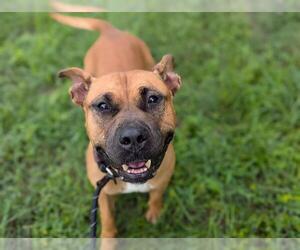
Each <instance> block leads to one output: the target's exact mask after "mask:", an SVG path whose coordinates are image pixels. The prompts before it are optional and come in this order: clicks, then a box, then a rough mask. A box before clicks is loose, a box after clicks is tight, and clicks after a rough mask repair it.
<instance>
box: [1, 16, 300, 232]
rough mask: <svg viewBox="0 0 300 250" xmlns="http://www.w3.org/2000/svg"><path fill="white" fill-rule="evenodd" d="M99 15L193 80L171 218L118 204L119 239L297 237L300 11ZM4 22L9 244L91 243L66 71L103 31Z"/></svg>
mask: <svg viewBox="0 0 300 250" xmlns="http://www.w3.org/2000/svg"><path fill="white" fill-rule="evenodd" d="M96 16H97V15H96ZM98 16H100V17H103V18H106V19H108V20H110V21H111V22H112V23H113V24H114V25H116V26H117V27H119V28H122V29H126V30H129V31H130V32H132V33H134V34H136V35H137V36H139V37H141V38H142V39H143V40H145V41H146V42H147V43H148V45H149V46H150V48H151V50H152V52H153V55H154V57H155V58H156V59H157V60H158V59H159V58H160V57H161V56H162V55H163V54H165V53H172V54H173V55H174V56H175V58H176V61H177V70H178V72H180V74H181V75H182V77H183V84H184V86H183V88H182V89H181V90H180V91H179V92H178V95H177V96H176V98H175V99H176V100H175V105H176V111H177V115H178V129H177V134H176V137H175V148H176V153H177V168H176V171H175V175H174V178H173V179H172V182H171V185H170V187H169V189H168V191H167V193H166V197H165V206H164V210H163V214H162V217H161V219H160V221H159V223H158V224H157V225H155V226H152V225H149V224H148V223H147V222H146V220H145V218H144V216H143V215H144V212H145V210H146V200H147V195H143V194H130V195H122V196H121V197H120V198H119V199H118V202H117V215H116V217H117V225H118V229H119V236H121V237H191V236H192V237H251V236H257V237H299V236H300V184H299V183H300V181H299V179H300V171H299V164H300V154H299V152H300V112H299V108H300V98H299V91H300V71H299V68H300V49H299V46H300V33H299V32H298V31H299V27H300V15H299V14H297V13H295V14H293V13H290V14H287V13H286V14H275V13H274V14H245V13H244V14H224V13H215V14H213V13H210V14H208V13H207V14H205V13H198V14H197V13H190V14H189V13H185V14H183V13H177V14H171V13H170V14H166V13H135V14H134V13H110V14H100V15H98ZM0 24H1V33H0V73H1V74H0V93H1V98H0V121H1V126H0V136H1V142H0V166H1V167H0V177H1V178H0V201H1V202H0V237H85V236H86V233H87V231H88V213H89V208H90V198H91V195H92V187H91V186H90V184H89V182H88V180H87V178H86V175H85V165H84V150H85V147H86V145H87V138H86V136H85V131H84V126H83V115H82V112H81V110H80V109H78V108H76V107H75V106H73V105H72V103H71V101H70V100H69V96H68V94H67V90H68V88H69V84H70V83H69V82H68V81H64V82H62V81H58V80H57V79H56V72H57V71H58V70H59V69H61V68H65V67H68V66H82V59H83V56H84V54H85V52H86V50H87V48H88V47H89V46H90V45H91V43H92V42H93V41H94V40H95V39H96V37H97V36H98V34H97V33H93V32H88V31H81V30H76V29H72V28H69V27H66V26H62V25H60V24H57V23H55V22H54V21H52V20H51V19H50V18H49V17H48V16H47V14H43V13H41V14H31V13H15V14H13V13H1V14H0ZM124 208H126V209H124Z"/></svg>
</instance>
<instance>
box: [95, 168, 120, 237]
mask: <svg viewBox="0 0 300 250" xmlns="http://www.w3.org/2000/svg"><path fill="white" fill-rule="evenodd" d="M97 163H98V162H97ZM98 166H99V168H100V170H101V171H102V172H104V173H106V175H105V176H104V177H102V179H100V180H99V181H97V187H96V190H95V192H94V195H93V199H92V209H91V213H90V238H96V237H97V215H98V213H97V212H98V208H99V203H98V199H99V195H100V193H101V190H102V189H103V188H104V186H105V185H106V184H107V183H108V182H109V181H110V180H113V181H114V183H115V184H117V182H116V178H117V177H118V174H117V173H116V172H115V171H114V170H112V169H111V168H110V167H108V166H106V165H104V164H98Z"/></svg>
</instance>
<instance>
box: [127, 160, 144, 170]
mask: <svg viewBox="0 0 300 250" xmlns="http://www.w3.org/2000/svg"><path fill="white" fill-rule="evenodd" d="M127 165H128V167H130V168H141V167H143V166H144V165H145V162H143V161H140V162H129V163H128V164H127Z"/></svg>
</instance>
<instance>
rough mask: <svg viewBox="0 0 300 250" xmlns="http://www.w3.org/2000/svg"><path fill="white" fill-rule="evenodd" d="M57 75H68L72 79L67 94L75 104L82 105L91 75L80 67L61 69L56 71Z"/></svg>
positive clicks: (90, 81)
mask: <svg viewBox="0 0 300 250" xmlns="http://www.w3.org/2000/svg"><path fill="white" fill-rule="evenodd" d="M58 76H59V77H60V78H63V77H68V78H69V79H71V80H72V82H73V84H72V86H71V88H70V89H69V94H70V96H71V98H72V101H73V102H74V103H75V104H77V105H79V106H82V105H83V102H84V99H85V97H86V95H87V93H88V90H89V87H90V85H91V83H92V78H93V77H92V76H91V75H90V74H88V73H87V72H85V71H84V70H82V69H80V68H67V69H63V70H61V71H60V72H58Z"/></svg>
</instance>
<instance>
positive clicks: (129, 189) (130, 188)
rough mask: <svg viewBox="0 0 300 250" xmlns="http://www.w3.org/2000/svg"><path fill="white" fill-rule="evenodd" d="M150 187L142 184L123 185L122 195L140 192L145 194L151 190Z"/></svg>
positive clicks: (147, 184)
mask: <svg viewBox="0 0 300 250" xmlns="http://www.w3.org/2000/svg"><path fill="white" fill-rule="evenodd" d="M151 188H152V187H151V185H150V184H149V183H143V184H132V183H127V182H126V183H125V188H124V189H123V192H122V193H133V192H140V193H145V192H149V191H150V190H151Z"/></svg>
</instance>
